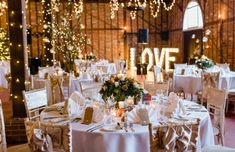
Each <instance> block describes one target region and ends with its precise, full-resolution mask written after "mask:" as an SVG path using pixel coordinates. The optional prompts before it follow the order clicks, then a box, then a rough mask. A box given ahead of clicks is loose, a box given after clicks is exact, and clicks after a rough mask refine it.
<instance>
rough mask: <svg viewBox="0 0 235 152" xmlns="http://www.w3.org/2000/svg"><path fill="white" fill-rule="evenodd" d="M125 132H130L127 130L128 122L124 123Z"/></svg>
mask: <svg viewBox="0 0 235 152" xmlns="http://www.w3.org/2000/svg"><path fill="white" fill-rule="evenodd" d="M124 130H125V131H126V132H128V130H127V123H126V122H124Z"/></svg>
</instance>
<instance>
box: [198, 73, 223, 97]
mask: <svg viewBox="0 0 235 152" xmlns="http://www.w3.org/2000/svg"><path fill="white" fill-rule="evenodd" d="M201 77H202V97H203V98H207V95H208V89H209V88H218V87H219V78H220V72H213V73H204V72H203V73H202V76H201Z"/></svg>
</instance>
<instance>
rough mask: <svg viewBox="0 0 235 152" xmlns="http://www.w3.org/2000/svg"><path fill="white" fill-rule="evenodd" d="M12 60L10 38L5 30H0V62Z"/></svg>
mask: <svg viewBox="0 0 235 152" xmlns="http://www.w3.org/2000/svg"><path fill="white" fill-rule="evenodd" d="M9 59H10V48H9V37H8V33H7V31H6V30H5V29H3V28H0V60H9Z"/></svg>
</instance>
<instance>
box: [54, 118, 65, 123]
mask: <svg viewBox="0 0 235 152" xmlns="http://www.w3.org/2000/svg"><path fill="white" fill-rule="evenodd" d="M67 120H68V119H61V120H59V121H55V123H60V122H63V121H67Z"/></svg>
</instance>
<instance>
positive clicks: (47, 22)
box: [43, 0, 53, 66]
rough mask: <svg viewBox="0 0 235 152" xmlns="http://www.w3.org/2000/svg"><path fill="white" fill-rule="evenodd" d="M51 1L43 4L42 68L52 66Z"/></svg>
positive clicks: (48, 0)
mask: <svg viewBox="0 0 235 152" xmlns="http://www.w3.org/2000/svg"><path fill="white" fill-rule="evenodd" d="M51 9H52V8H51V0H45V1H44V2H43V12H44V13H43V33H44V42H43V43H44V46H43V49H44V56H43V66H52V65H53V54H52V53H51V49H52V14H51V13H52V12H51V11H52V10H51Z"/></svg>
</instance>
